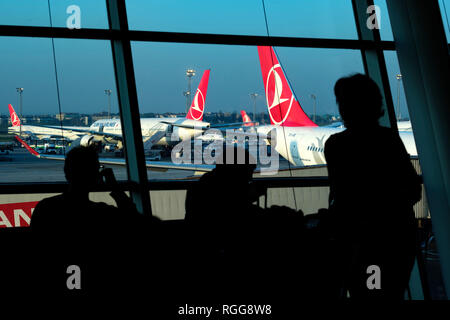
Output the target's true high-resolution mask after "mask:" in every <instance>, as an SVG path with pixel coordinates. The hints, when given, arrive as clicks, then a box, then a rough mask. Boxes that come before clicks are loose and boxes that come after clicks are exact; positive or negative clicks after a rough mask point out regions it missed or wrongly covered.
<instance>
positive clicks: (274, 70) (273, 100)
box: [258, 46, 317, 127]
mask: <svg viewBox="0 0 450 320" xmlns="http://www.w3.org/2000/svg"><path fill="white" fill-rule="evenodd" d="M258 54H259V62H260V63H261V72H262V77H263V82H264V89H265V91H266V102H267V107H268V109H269V115H270V122H271V124H273V125H280V126H285V127H317V125H316V124H315V123H314V122H312V121H311V119H309V118H308V116H307V115H306V113H305V112H304V111H303V109H302V107H301V106H300V104H299V103H298V101H297V100H296V98H295V96H294V93H293V92H292V90H291V87H290V86H289V82H288V80H287V78H286V76H285V74H284V72H283V68H282V67H281V65H280V63H279V62H278V59H277V56H276V54H275V51H274V50H273V48H272V47H261V46H260V47H258Z"/></svg>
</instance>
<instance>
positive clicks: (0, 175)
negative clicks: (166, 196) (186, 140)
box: [0, 148, 194, 183]
mask: <svg viewBox="0 0 450 320" xmlns="http://www.w3.org/2000/svg"><path fill="white" fill-rule="evenodd" d="M105 167H110V168H112V169H113V171H114V174H115V176H116V179H117V180H128V179H127V169H126V167H125V166H115V165H106V166H105ZM193 174H194V172H193V171H182V170H168V171H166V172H159V171H151V170H149V171H148V177H149V179H183V178H187V177H189V176H192V175H193ZM64 181H66V179H65V177H64V162H63V161H55V160H47V159H38V158H36V157H34V156H33V155H31V154H30V153H29V152H28V151H26V150H25V149H23V148H15V149H14V151H13V152H11V153H10V154H9V155H1V156H0V183H14V182H19V183H23V182H64Z"/></svg>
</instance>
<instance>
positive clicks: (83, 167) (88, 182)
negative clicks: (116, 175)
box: [64, 146, 100, 190]
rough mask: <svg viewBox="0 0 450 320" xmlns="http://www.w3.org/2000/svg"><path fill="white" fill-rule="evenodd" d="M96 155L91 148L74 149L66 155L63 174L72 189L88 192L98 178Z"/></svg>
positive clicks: (98, 167)
mask: <svg viewBox="0 0 450 320" xmlns="http://www.w3.org/2000/svg"><path fill="white" fill-rule="evenodd" d="M99 169H100V164H99V161H98V154H97V152H96V150H95V149H94V148H92V147H81V146H79V147H75V148H73V149H72V150H70V151H69V152H68V153H67V155H66V161H65V162H64V173H65V175H66V179H67V181H68V182H69V184H70V185H71V186H72V187H75V188H77V189H80V188H81V189H85V190H89V189H90V188H92V187H93V186H95V185H96V184H97V183H98V181H99V178H100V173H99Z"/></svg>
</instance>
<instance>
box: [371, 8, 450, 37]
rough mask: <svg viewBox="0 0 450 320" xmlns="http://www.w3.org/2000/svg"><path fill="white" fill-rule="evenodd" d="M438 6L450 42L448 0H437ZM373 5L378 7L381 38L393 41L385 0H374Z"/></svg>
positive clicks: (449, 9)
mask: <svg viewBox="0 0 450 320" xmlns="http://www.w3.org/2000/svg"><path fill="white" fill-rule="evenodd" d="M438 2H439V7H440V9H441V16H442V22H443V24H444V31H445V35H446V36H447V42H449V43H450V23H449V21H450V20H449V15H450V1H449V0H438ZM374 3H375V5H377V6H379V7H380V20H381V25H380V35H381V40H387V41H393V40H394V36H393V34H392V28H391V22H390V20H389V13H388V10H387V6H386V0H375V1H374Z"/></svg>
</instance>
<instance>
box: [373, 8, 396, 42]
mask: <svg viewBox="0 0 450 320" xmlns="http://www.w3.org/2000/svg"><path fill="white" fill-rule="evenodd" d="M374 4H375V5H376V6H378V7H379V8H380V11H379V15H378V22H379V26H380V29H379V30H380V37H381V40H384V41H393V40H394V35H393V33H392V28H391V21H390V20H389V13H388V9H387V5H386V0H375V1H374Z"/></svg>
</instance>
